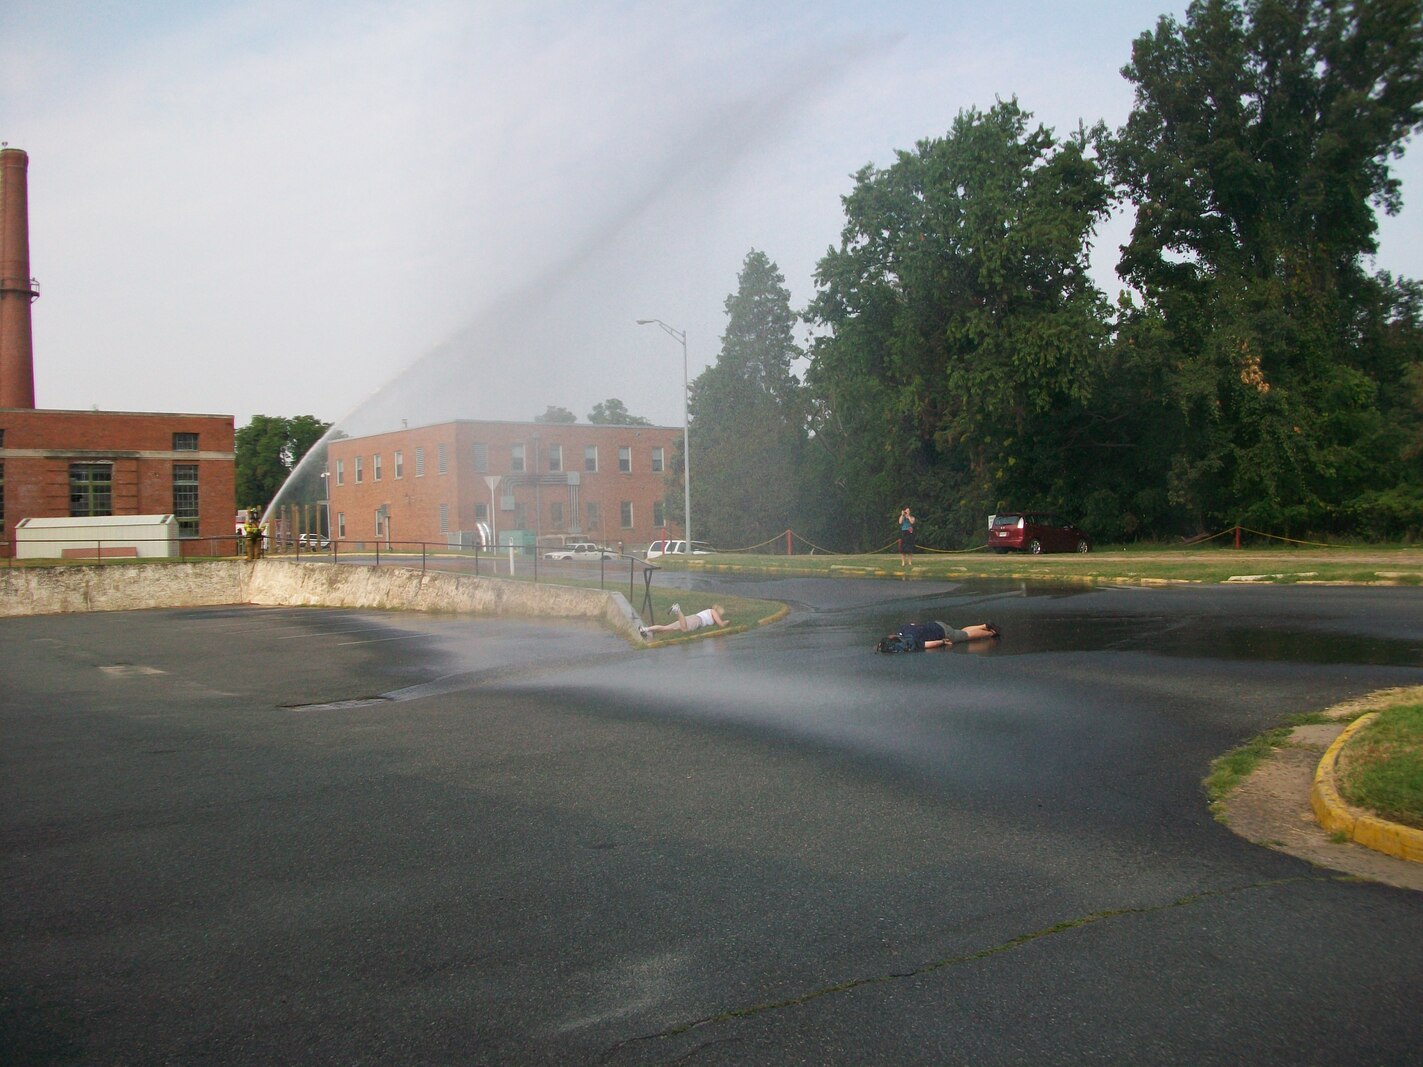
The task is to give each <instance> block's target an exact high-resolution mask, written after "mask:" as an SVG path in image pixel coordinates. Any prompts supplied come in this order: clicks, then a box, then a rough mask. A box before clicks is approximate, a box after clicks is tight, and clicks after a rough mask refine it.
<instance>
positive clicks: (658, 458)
mask: <svg viewBox="0 0 1423 1067" xmlns="http://www.w3.org/2000/svg"><path fill="white" fill-rule="evenodd" d="M652 470H653V473H655V474H661V473H662V446H661V445H658V446H657V447H656V448H654V449H653V450H652Z"/></svg>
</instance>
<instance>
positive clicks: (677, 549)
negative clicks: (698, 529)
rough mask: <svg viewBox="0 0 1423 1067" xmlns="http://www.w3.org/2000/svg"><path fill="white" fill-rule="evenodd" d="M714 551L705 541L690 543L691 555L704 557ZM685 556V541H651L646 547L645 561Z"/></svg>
mask: <svg viewBox="0 0 1423 1067" xmlns="http://www.w3.org/2000/svg"><path fill="white" fill-rule="evenodd" d="M715 551H716V549H714V548H712V546H711V545H709V544H707V543H706V542H705V541H693V542H692V555H694V556H705V555H707V554H708V553H711V552H715ZM686 554H687V542H686V541H653V542H652V544H650V545H648V546H647V556H646V558H647V559H658V558H659V557H661V556H685V555H686Z"/></svg>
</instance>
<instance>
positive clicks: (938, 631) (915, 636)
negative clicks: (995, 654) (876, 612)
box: [875, 622, 998, 652]
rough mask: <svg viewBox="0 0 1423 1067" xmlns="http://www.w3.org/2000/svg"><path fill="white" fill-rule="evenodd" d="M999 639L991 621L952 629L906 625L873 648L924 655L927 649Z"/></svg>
mask: <svg viewBox="0 0 1423 1067" xmlns="http://www.w3.org/2000/svg"><path fill="white" fill-rule="evenodd" d="M997 636H998V627H996V626H994V625H993V623H991V622H976V623H974V624H973V625H971V626H965V627H964V628H963V629H962V630H959V629H955V628H954V627H952V626H949V625H948V624H946V623H942V622H907V623H905V624H904V625H903V626H901V627H900V628H899V629H898V630H896V631H895V632H894V633H892V634H886V635H885V636H884V637H882V638H880V640H879V643H878V644H876V645H875V651H876V652H923V651H925V650H926V649H930V648H947V647H949V646H951V645H962V644H967V643H968V642H970V641H991V640H993V639H994V638H996V637H997Z"/></svg>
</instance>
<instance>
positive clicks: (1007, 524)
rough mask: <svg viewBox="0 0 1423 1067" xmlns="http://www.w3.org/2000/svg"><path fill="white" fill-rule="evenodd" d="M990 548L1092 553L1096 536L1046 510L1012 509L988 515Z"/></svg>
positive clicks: (994, 550) (998, 549)
mask: <svg viewBox="0 0 1423 1067" xmlns="http://www.w3.org/2000/svg"><path fill="white" fill-rule="evenodd" d="M988 548H989V550H990V551H992V552H1007V551H1009V550H1013V551H1017V552H1031V553H1033V555H1037V554H1038V553H1040V552H1090V551H1091V550H1092V539H1091V538H1090V537H1088V536H1087V535H1086V534H1085V533H1083V532H1082V531H1081V530H1079V529H1078V528H1077V527H1076V526H1074V525H1073V524H1072V523H1070V522H1063V521H1062V520H1061V519H1059V518H1058V517H1057V516H1056V515H1047V514H1044V513H1042V512H1032V511H1023V512H1018V511H1014V512H1008V513H1005V514H1003V515H990V516H988Z"/></svg>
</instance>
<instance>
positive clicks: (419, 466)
mask: <svg viewBox="0 0 1423 1067" xmlns="http://www.w3.org/2000/svg"><path fill="white" fill-rule="evenodd" d="M415 477H417V478H423V477H425V450H424V449H423V448H417V449H416V450H415Z"/></svg>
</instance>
